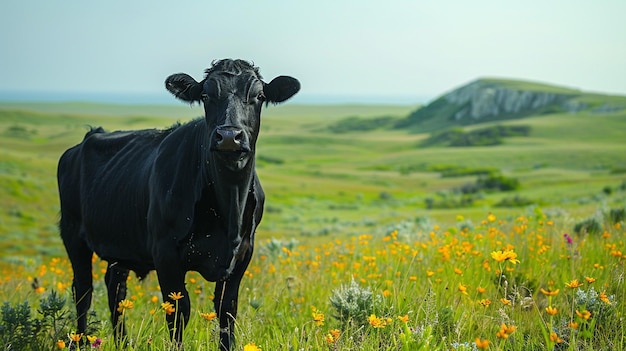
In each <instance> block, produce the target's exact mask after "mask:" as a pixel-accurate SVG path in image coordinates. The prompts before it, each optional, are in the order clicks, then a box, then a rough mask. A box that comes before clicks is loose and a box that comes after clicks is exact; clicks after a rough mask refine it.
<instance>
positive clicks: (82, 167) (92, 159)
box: [58, 128, 171, 268]
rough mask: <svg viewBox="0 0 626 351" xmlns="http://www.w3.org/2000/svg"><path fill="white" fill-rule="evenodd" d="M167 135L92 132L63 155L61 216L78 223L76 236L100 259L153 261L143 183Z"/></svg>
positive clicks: (146, 194)
mask: <svg viewBox="0 0 626 351" xmlns="http://www.w3.org/2000/svg"><path fill="white" fill-rule="evenodd" d="M170 132H171V130H165V131H158V130H139V131H131V132H112V133H106V132H104V131H103V130H102V129H101V128H99V129H92V130H91V131H90V132H88V133H87V135H86V136H85V139H84V140H83V141H82V142H81V143H80V144H78V145H76V146H74V147H72V148H70V149H69V150H67V151H66V152H65V153H64V154H63V156H62V157H61V159H60V161H59V167H58V181H59V194H60V199H61V216H62V217H65V219H68V220H71V221H75V222H79V223H80V225H81V227H82V230H81V231H80V234H79V235H81V236H82V237H83V239H84V240H85V241H86V242H87V244H88V245H89V246H90V248H91V249H92V250H94V251H95V252H96V253H97V254H98V255H99V256H101V257H103V258H105V259H111V260H119V261H125V260H129V261H137V264H139V262H142V261H146V262H147V261H151V259H150V257H149V250H148V249H147V247H146V237H145V232H146V222H145V218H146V213H147V206H148V193H147V188H148V187H147V183H148V178H149V172H150V170H151V168H152V162H153V160H154V157H155V155H156V152H157V150H158V147H159V145H160V143H161V142H162V140H163V139H164V138H165V137H166V136H167V135H169V133H170ZM62 220H63V218H62ZM64 240H65V238H64ZM133 264H134V263H133V262H129V265H131V266H132V265H133ZM129 268H132V267H129Z"/></svg>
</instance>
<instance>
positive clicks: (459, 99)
mask: <svg viewBox="0 0 626 351" xmlns="http://www.w3.org/2000/svg"><path fill="white" fill-rule="evenodd" d="M570 97H571V95H563V94H557V93H550V92H542V91H530V90H516V89H511V88H507V87H506V86H499V85H497V84H493V83H491V82H487V81H480V80H479V81H475V82H473V83H470V84H468V85H466V86H464V87H461V88H459V89H456V90H454V91H452V92H450V93H448V94H446V95H444V96H443V98H444V99H445V100H447V101H448V102H449V103H452V104H455V105H459V106H462V107H461V108H460V109H459V110H458V111H457V112H455V113H454V116H453V118H454V119H455V120H461V119H466V118H471V119H476V120H477V119H482V118H485V117H492V116H498V115H503V114H517V113H522V112H525V111H536V110H538V109H540V108H542V107H545V106H548V105H552V104H555V103H556V104H562V103H563V102H564V101H565V100H567V99H568V98H570Z"/></svg>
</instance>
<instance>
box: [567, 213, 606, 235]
mask: <svg viewBox="0 0 626 351" xmlns="http://www.w3.org/2000/svg"><path fill="white" fill-rule="evenodd" d="M574 232H575V233H577V234H584V233H588V234H590V235H599V234H602V225H601V224H600V222H599V221H598V220H597V219H595V218H593V217H591V218H587V219H585V220H584V221H582V222H578V223H576V225H574Z"/></svg>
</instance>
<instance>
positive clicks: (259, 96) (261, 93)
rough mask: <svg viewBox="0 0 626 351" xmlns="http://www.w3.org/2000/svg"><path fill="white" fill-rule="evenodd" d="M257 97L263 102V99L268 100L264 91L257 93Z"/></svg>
mask: <svg viewBox="0 0 626 351" xmlns="http://www.w3.org/2000/svg"><path fill="white" fill-rule="evenodd" d="M256 99H257V100H258V101H259V102H263V101H265V100H266V98H265V94H263V92H260V93H259V95H257V96H256Z"/></svg>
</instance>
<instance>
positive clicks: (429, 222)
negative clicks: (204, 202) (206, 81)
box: [0, 99, 626, 351]
mask: <svg viewBox="0 0 626 351" xmlns="http://www.w3.org/2000/svg"><path fill="white" fill-rule="evenodd" d="M590 101H591V100H590ZM593 101H595V103H596V104H597V105H602V103H599V102H597V99H596V100H593ZM414 108H415V107H414V106H299V105H289V104H287V105H284V106H275V107H274V106H271V107H269V108H268V109H266V110H265V111H264V113H263V122H262V132H261V136H260V139H259V142H258V145H257V147H258V150H257V152H258V155H259V162H258V167H257V168H258V173H259V176H260V178H261V181H262V183H263V186H264V188H265V191H266V193H267V197H268V198H267V201H266V206H267V210H266V214H265V216H264V219H263V223H262V224H261V226H260V228H259V230H258V233H257V236H258V242H257V247H258V249H257V253H256V254H255V256H254V261H253V263H252V265H251V267H250V269H249V272H248V275H247V277H246V278H245V279H244V284H243V285H242V289H241V299H242V300H241V303H240V305H241V314H240V319H239V322H238V327H237V337H238V339H239V340H240V342H239V345H240V347H241V345H244V344H247V343H249V342H254V343H256V345H259V346H260V347H261V348H262V349H263V350H266V351H267V350H288V349H301V348H304V349H315V350H318V349H325V348H329V344H328V342H327V341H326V340H325V338H326V336H327V334H328V333H329V332H330V330H332V329H339V330H341V335H342V336H341V337H340V338H339V340H337V341H336V343H334V344H333V345H334V346H332V347H334V349H335V350H351V349H363V350H378V349H389V350H391V349H394V350H395V349H403V348H402V347H404V349H408V350H413V349H418V343H419V342H422V343H427V340H430V341H428V343H430V344H429V345H428V346H424V348H423V349H424V350H428V349H433V350H435V349H446V350H447V349H450V348H451V347H452V346H453V344H454V343H464V342H469V343H471V342H472V341H474V339H475V338H477V337H479V338H481V339H488V340H490V341H491V346H490V349H492V350H496V349H508V350H523V349H528V348H525V347H526V345H532V347H533V348H534V349H542V350H543V349H546V347H547V346H549V345H550V342H549V338H548V339H546V337H545V336H543V334H542V333H543V332H544V331H546V330H550V329H549V328H548V325H550V326H553V327H557V328H558V330H559V336H560V337H562V338H563V339H564V340H566V342H567V344H564V345H565V346H563V345H562V346H561V349H583V350H592V349H604V348H607V347H609V346H610V347H611V348H614V349H619V348H623V347H626V344H625V339H626V332H625V331H624V329H623V326H622V323H617V322H614V321H613V320H611V321H606V323H608V324H606V323H605V324H604V325H603V326H602V327H600V326H599V325H598V326H597V328H596V329H594V334H593V336H592V337H591V338H587V337H582V336H577V335H583V334H582V333H581V334H576V333H577V332H576V331H574V330H570V329H571V328H570V329H568V328H567V326H566V325H565V326H564V324H563V323H565V322H566V321H568V320H576V314H575V310H576V309H582V308H585V306H580V305H577V304H576V303H575V301H574V298H573V296H574V294H575V291H574V290H568V288H566V287H564V282H568V281H570V280H572V279H580V280H583V279H584V277H585V276H590V277H594V278H596V279H597V282H596V283H595V285H592V287H595V289H596V290H597V292H601V291H602V290H606V291H607V293H608V294H609V295H613V296H614V297H615V299H616V300H615V301H616V302H617V304H616V305H615V313H617V315H620V316H622V315H623V314H624V307H623V303H622V302H623V301H624V291H626V290H625V289H624V287H623V283H622V282H621V280H619V279H617V277H619V276H620V275H623V267H624V266H623V263H624V258H623V257H622V256H619V255H617V254H616V253H615V252H626V249H625V248H624V243H623V241H622V240H620V239H619V238H621V237H623V235H624V229H623V228H624V227H623V223H622V226H621V227H619V226H617V227H616V226H614V225H612V224H611V223H605V222H604V224H603V225H604V228H605V230H606V231H607V233H608V234H607V235H608V236H607V237H598V236H593V237H592V236H585V235H582V236H580V237H577V238H576V246H575V248H576V249H575V250H573V249H570V248H569V247H568V246H567V245H564V244H563V238H562V235H563V233H572V231H573V228H574V225H575V224H576V223H577V222H579V221H580V220H583V219H586V218H589V217H590V216H593V215H596V213H598V212H599V211H602V212H604V213H606V212H607V211H608V210H609V209H612V208H624V207H625V206H626V189H625V188H626V183H625V182H626V177H625V176H624V172H623V171H620V170H623V169H626V156H625V154H624V149H625V148H624V147H625V146H626V145H625V143H626V114H625V113H623V112H621V113H615V112H613V113H604V114H597V113H591V112H581V113H579V114H551V115H542V116H535V117H528V118H525V119H524V120H523V121H517V120H509V121H500V122H498V124H503V125H528V126H530V128H531V133H530V135H529V136H527V137H511V138H505V139H504V143H503V144H501V145H497V146H489V147H427V148H425V147H420V146H419V145H420V144H421V142H423V140H425V139H426V138H427V137H428V135H427V134H419V133H418V134H416V133H412V132H408V131H403V130H389V129H384V128H369V127H368V129H369V130H368V131H362V130H359V131H353V132H351V131H350V130H349V128H348V130H347V131H345V130H342V131H343V133H333V132H332V127H333V126H337V125H342V126H346V125H348V126H349V123H348V124H345V123H344V124H342V123H343V122H342V121H346V120H348V121H349V122H350V123H355V121H357V122H358V121H359V120H370V119H371V120H375V119H377V118H380V117H386V118H388V117H389V116H391V118H394V119H398V120H399V119H401V118H404V117H405V116H406V115H407V114H409V113H410V112H411V111H412V110H413V109H414ZM199 114H201V110H200V109H199V108H198V106H196V107H194V108H190V107H188V106H184V105H182V106H126V105H117V106H116V105H97V104H82V103H81V104H2V105H0V198H2V199H3V204H4V206H3V208H2V210H1V212H0V252H1V254H0V262H1V263H2V264H1V265H0V266H3V267H6V268H5V271H4V272H3V275H2V277H3V278H2V279H0V294H1V295H2V296H3V300H5V301H7V302H9V303H11V304H16V303H17V302H20V301H28V302H29V303H30V306H31V307H32V308H33V309H34V308H37V306H38V299H39V298H40V297H41V295H39V294H37V293H35V292H33V291H32V288H31V283H32V281H33V278H34V277H37V278H38V280H39V282H40V284H41V285H42V286H43V287H44V288H45V290H46V291H48V292H49V291H50V290H51V289H57V290H60V291H63V292H64V294H65V295H63V296H65V298H67V299H68V301H69V299H70V297H69V291H68V284H70V281H71V278H70V269H69V266H68V263H67V261H66V260H65V259H61V260H60V261H59V260H58V259H53V260H52V261H51V259H50V257H64V256H65V253H64V249H63V247H62V245H61V241H60V238H59V235H58V230H57V228H56V223H57V221H58V211H59V206H58V198H57V197H58V195H57V190H56V178H55V173H56V163H57V160H58V158H59V157H60V155H61V154H62V153H63V151H64V150H66V149H67V148H68V147H70V146H72V145H74V144H76V143H78V142H79V141H80V140H82V138H83V135H84V133H85V132H86V130H87V129H88V126H90V125H91V126H98V125H102V126H104V127H105V128H106V129H109V130H116V129H139V128H165V127H168V126H170V125H171V124H172V123H174V122H176V121H177V120H181V121H186V120H188V119H189V118H193V117H194V116H197V115H199ZM355 118H357V119H355ZM387 121H388V120H387V119H385V123H387ZM493 125H495V123H485V124H481V125H476V126H472V127H468V128H467V129H466V130H468V131H469V130H472V129H479V128H486V127H490V126H493ZM447 165H453V166H455V167H459V168H465V169H467V170H470V171H471V170H472V169H474V170H476V169H490V170H494V171H495V172H499V173H500V174H502V175H504V176H506V177H509V178H515V179H518V180H519V182H520V189H519V190H517V191H514V192H481V193H480V194H477V195H476V198H475V200H474V202H473V205H472V206H470V207H459V208H452V209H443V208H435V209H432V210H427V209H426V199H428V198H437V199H442V198H445V199H456V197H458V196H460V195H459V193H458V189H460V188H461V187H463V186H464V185H466V184H471V183H475V182H476V180H477V177H478V176H477V175H464V176H456V177H445V176H443V174H442V172H441V171H437V170H438V169H445V166H447ZM469 173H470V174H471V172H469ZM607 188H609V189H610V190H611V191H610V192H609V193H607V192H606V191H605V190H606V189H607ZM514 197H519V198H522V199H525V200H529V201H530V203H532V205H530V206H525V207H522V208H518V207H511V208H502V207H495V205H496V204H498V203H501V202H502V201H503V200H506V199H511V198H514ZM538 206H540V207H542V208H543V209H544V210H543V212H538V211H536V210H535V209H536V208H537V207H538ZM488 212H491V213H492V214H494V215H495V216H496V217H497V218H498V221H494V222H490V221H489V220H485V216H486V214H487V213H488ZM459 215H462V217H463V218H459V217H458V216H459ZM520 218H522V219H520ZM549 220H550V221H551V222H548V221H549ZM520 221H522V222H520ZM524 223H525V224H524ZM548 223H552V224H548ZM461 227H468V228H470V229H469V231H467V232H463V231H461V230H460V229H459V228H461ZM444 228H445V229H444ZM393 229H398V230H399V232H398V236H397V237H396V238H395V239H394V238H391V237H389V236H388V235H389V233H390V232H391V231H392V230H393ZM431 232H432V233H434V234H431ZM363 234H367V235H366V236H361V235H363ZM572 235H573V234H572ZM390 238H391V239H390ZM271 240H274V241H275V242H278V243H279V244H278V247H283V246H284V247H285V248H287V246H289V245H287V243H289V242H291V240H295V241H297V244H296V245H295V246H293V245H291V246H289V250H291V251H284V250H281V249H279V250H278V252H274V251H268V247H270V244H269V242H270V241H271ZM509 244H510V245H512V246H513V247H514V248H515V251H516V252H517V253H518V255H519V256H518V258H519V259H520V261H521V263H520V265H518V266H514V267H513V266H509V264H505V266H506V267H507V268H513V269H514V271H511V272H508V271H507V274H508V273H511V277H508V275H507V279H509V280H507V281H509V282H510V284H511V285H509V287H511V288H512V286H513V284H518V288H519V289H521V288H522V287H525V288H529V287H531V288H532V289H531V290H532V291H531V297H532V299H533V302H534V303H535V305H534V307H532V308H531V309H530V310H526V309H524V308H522V307H521V305H520V303H521V302H520V301H521V300H518V301H516V304H514V305H513V306H512V307H510V308H509V307H506V306H503V305H502V306H501V305H500V304H501V303H500V302H499V299H500V298H502V297H507V296H508V295H505V292H504V291H503V290H501V288H498V287H497V286H496V285H495V283H494V280H496V278H497V279H498V280H499V279H500V278H501V277H500V276H498V275H497V274H496V273H495V272H496V270H497V269H498V268H500V269H502V268H505V267H504V266H503V267H498V265H496V264H494V263H493V261H490V260H491V259H490V252H492V251H494V250H498V249H502V248H505V247H506V246H507V245H509ZM540 244H544V245H546V246H547V247H548V248H547V249H545V250H546V251H545V253H543V254H542V255H543V256H542V255H539V254H538V251H541V250H543V249H542V248H543V246H542V245H540ZM468 245H469V246H468ZM607 245H611V246H607ZM468 248H471V250H470V251H469V252H468V251H465V250H467V249H468ZM446 250H449V252H450V253H452V254H451V256H450V257H449V258H446V256H445V255H444V256H442V255H443V254H444V253H445V252H446ZM272 252H274V253H272ZM367 257H376V259H374V262H375V265H371V263H372V259H371V258H367ZM485 262H488V263H489V266H490V267H491V270H490V271H487V270H486V269H485V268H484V263H485ZM596 264H599V265H601V266H602V267H604V268H602V269H598V268H597V266H596ZM548 266H549V267H552V269H549V270H546V269H545V267H548ZM454 268H459V269H461V270H462V271H463V272H462V274H460V275H459V274H457V273H455V272H454ZM427 271H433V272H434V273H435V275H434V276H433V277H431V278H428V279H426V272H427ZM94 273H95V274H96V275H97V276H98V277H97V278H98V279H96V280H97V286H96V300H95V301H96V302H95V310H96V311H97V319H96V320H97V321H100V322H101V323H100V324H98V325H99V326H98V327H97V328H96V329H95V330H94V332H96V333H98V335H99V336H102V337H103V338H105V347H104V349H105V350H110V349H113V347H112V343H111V339H110V337H108V336H107V335H110V326H108V324H107V323H106V322H103V321H106V320H108V316H107V312H106V310H107V307H106V298H105V295H106V293H105V291H104V287H103V286H102V285H101V284H102V283H101V276H102V272H100V271H99V270H98V269H96V271H95V272H94ZM412 277H416V279H417V282H416V281H414V280H413V278H412ZM514 277H518V278H515V279H516V280H515V281H513V280H510V279H513V278H514ZM352 278H354V279H356V281H357V282H358V283H359V284H361V285H362V286H363V287H364V288H366V287H367V288H370V289H371V290H372V291H373V293H374V294H375V295H380V296H382V295H387V296H386V297H384V298H383V297H381V299H382V300H380V301H379V302H377V305H376V306H375V308H374V309H373V310H372V311H371V312H373V313H375V314H376V315H377V316H378V317H384V318H391V319H392V321H391V322H389V323H388V325H387V326H385V328H380V329H375V328H373V327H371V325H369V324H367V322H366V323H365V325H364V326H359V325H356V324H350V325H342V323H341V322H340V321H339V320H337V319H334V318H333V317H332V315H333V314H336V312H335V311H334V310H333V307H332V306H331V304H330V303H329V299H330V296H331V295H332V293H333V290H335V289H338V288H339V287H340V286H342V285H347V284H350V281H351V280H352ZM188 279H190V281H189V283H188V286H189V290H190V294H192V295H193V296H192V301H193V304H194V311H193V313H194V314H195V317H194V318H192V321H191V324H190V325H189V327H188V332H187V337H188V339H189V343H190V345H191V348H192V349H199V350H200V349H206V350H214V349H216V344H217V342H216V333H217V329H216V328H217V327H216V325H215V323H214V322H206V321H204V320H203V319H201V318H199V317H198V313H200V312H208V311H210V310H211V309H212V307H211V306H212V304H211V303H210V301H209V300H210V295H211V294H212V289H213V288H212V284H210V283H206V282H202V280H201V279H200V278H199V277H197V276H196V275H194V274H190V275H189V276H188ZM191 279H194V280H193V282H192V281H191ZM519 279H522V280H519ZM311 282H314V283H311ZM156 284H157V283H156V279H155V278H154V276H153V275H152V276H150V277H149V278H148V280H147V281H146V282H144V283H141V284H139V283H137V282H136V281H131V292H130V295H133V296H134V298H135V306H136V307H135V308H134V309H133V310H129V311H128V318H129V320H128V325H129V328H130V329H129V335H131V337H132V342H131V343H132V345H133V349H137V350H143V349H150V347H148V346H147V345H148V344H147V343H148V340H152V344H151V345H153V346H151V347H152V349H162V348H164V347H166V346H167V341H166V340H165V336H166V334H167V331H166V330H165V324H164V322H163V319H164V318H163V316H162V313H161V312H160V311H159V304H158V303H154V302H152V301H151V297H152V296H160V292H159V291H158V289H157V287H156ZM458 284H465V285H467V286H468V295H467V296H465V295H463V294H460V293H459V292H458ZM520 284H521V285H520ZM478 286H480V287H484V288H487V292H486V293H484V294H483V295H481V294H480V293H478V292H476V291H475V289H476V288H477V287H478ZM539 288H555V289H556V288H558V289H561V293H560V294H559V295H558V296H557V297H556V298H555V300H554V305H555V306H556V307H557V308H558V309H559V311H560V312H559V314H558V315H557V316H558V317H559V318H558V319H554V318H549V316H546V314H545V312H544V309H545V307H547V306H546V304H547V303H548V302H547V301H548V300H547V298H546V297H544V296H543V295H542V294H541V293H538V289H539ZM589 289H590V287H589V286H585V287H583V288H580V290H584V291H586V292H589ZM386 290H387V291H388V292H386V293H385V291H386ZM508 292H509V293H510V292H511V291H508ZM130 295H129V296H130ZM516 298H520V297H519V296H518V297H516ZM485 299H489V300H490V301H491V305H490V307H487V308H486V307H485V306H483V305H480V304H479V303H478V301H481V300H485ZM377 301H378V300H377ZM550 303H551V302H550ZM311 306H315V307H316V308H317V309H318V311H319V312H320V313H323V314H324V315H325V316H326V321H325V324H324V326H317V325H316V324H315V323H314V321H312V317H311V313H312V311H311ZM68 308H69V307H68ZM69 311H71V308H69ZM151 312H153V314H152V313H151ZM404 315H408V316H409V322H408V324H407V325H408V326H409V327H410V328H411V329H409V331H411V330H412V331H419V332H417V333H413V332H411V333H407V332H406V330H405V329H404V324H403V322H400V321H398V319H397V317H398V316H404ZM434 316H438V318H434ZM68 318H70V319H71V317H68ZM594 318H595V317H594ZM618 320H619V319H617V318H616V319H615V321H618ZM66 322H67V323H66V324H64V325H63V326H62V327H59V328H60V329H59V330H60V332H59V333H56V332H54V331H51V330H50V329H47V330H46V331H45V333H47V334H46V335H47V336H46V339H45V342H42V343H41V345H44V346H42V348H41V349H51V348H52V347H53V343H54V342H55V341H56V339H59V338H66V337H65V335H67V333H68V332H71V331H72V330H73V329H72V328H73V322H72V321H71V320H69V319H68V320H66ZM385 323H386V322H385ZM446 323H447V324H446ZM501 323H507V325H509V324H511V323H513V324H514V325H515V326H517V328H518V329H517V331H515V332H514V333H513V334H512V335H511V338H510V339H507V340H502V339H499V338H497V337H496V336H495V334H496V332H497V331H498V329H499V328H500V324H501ZM548 323H550V324H548ZM598 323H599V322H598ZM611 323H613V324H611ZM557 324H558V325H557ZM603 328H604V329H603ZM608 330H611V331H612V333H608ZM45 333H44V334H45ZM429 333H430V334H429ZM442 333H446V334H445V335H443V334H442ZM57 334H58V335H57ZM609 334H610V335H609ZM403 335H404V336H403ZM429 335H431V336H432V338H430V339H429ZM39 337H41V336H39ZM407 338H408V339H407ZM527 342H528V343H527ZM331 349H332V348H331Z"/></svg>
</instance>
